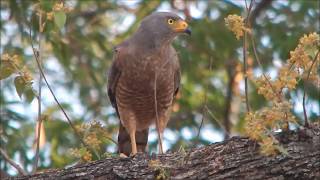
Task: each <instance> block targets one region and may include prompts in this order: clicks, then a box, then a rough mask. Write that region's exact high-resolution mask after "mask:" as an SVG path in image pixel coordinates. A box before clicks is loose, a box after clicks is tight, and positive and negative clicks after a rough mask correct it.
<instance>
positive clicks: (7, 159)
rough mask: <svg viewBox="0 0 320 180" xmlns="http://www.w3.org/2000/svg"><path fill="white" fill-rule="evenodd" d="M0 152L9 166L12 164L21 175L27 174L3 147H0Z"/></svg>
mask: <svg viewBox="0 0 320 180" xmlns="http://www.w3.org/2000/svg"><path fill="white" fill-rule="evenodd" d="M0 153H1V155H2V156H3V159H4V160H5V161H7V162H8V163H9V164H10V165H11V166H13V167H14V168H15V169H16V170H17V171H18V172H19V174H21V175H27V172H25V171H24V170H23V169H22V168H21V167H20V166H19V165H18V164H17V163H15V162H14V161H13V160H12V159H10V157H9V156H8V154H7V153H6V152H5V150H4V149H2V148H0Z"/></svg>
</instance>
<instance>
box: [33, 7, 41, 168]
mask: <svg viewBox="0 0 320 180" xmlns="http://www.w3.org/2000/svg"><path fill="white" fill-rule="evenodd" d="M41 26H42V13H39V61H40V66H41V62H42V46H41V41H42V39H41V36H42V31H41V30H42V28H41ZM41 82H42V74H41V73H39V89H38V98H37V99H38V123H36V124H38V129H36V131H37V132H36V143H37V144H36V153H35V159H34V162H33V168H32V173H35V172H36V171H37V168H38V161H39V146H40V136H41V125H42V118H41ZM36 127H37V126H36Z"/></svg>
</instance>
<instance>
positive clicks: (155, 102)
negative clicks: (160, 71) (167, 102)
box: [154, 69, 163, 154]
mask: <svg viewBox="0 0 320 180" xmlns="http://www.w3.org/2000/svg"><path fill="white" fill-rule="evenodd" d="M154 110H155V113H156V128H157V135H158V141H159V151H160V153H161V154H162V153H163V149H162V136H161V132H160V131H161V130H160V126H159V125H160V122H159V114H158V102H157V69H155V72H154Z"/></svg>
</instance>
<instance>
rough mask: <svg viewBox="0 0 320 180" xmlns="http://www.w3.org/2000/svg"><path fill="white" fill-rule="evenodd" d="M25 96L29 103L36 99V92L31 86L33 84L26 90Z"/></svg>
mask: <svg viewBox="0 0 320 180" xmlns="http://www.w3.org/2000/svg"><path fill="white" fill-rule="evenodd" d="M24 95H25V97H26V100H27V101H28V103H31V102H32V101H33V99H34V97H35V92H34V90H33V88H32V86H31V84H28V85H27V86H26V88H25V91H24Z"/></svg>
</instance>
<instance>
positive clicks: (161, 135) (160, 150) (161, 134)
mask: <svg viewBox="0 0 320 180" xmlns="http://www.w3.org/2000/svg"><path fill="white" fill-rule="evenodd" d="M162 139H163V133H162V132H160V138H159V143H158V146H159V153H160V154H163V147H162Z"/></svg>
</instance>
